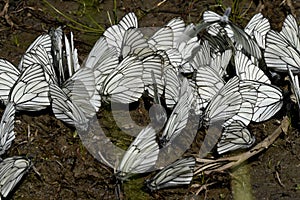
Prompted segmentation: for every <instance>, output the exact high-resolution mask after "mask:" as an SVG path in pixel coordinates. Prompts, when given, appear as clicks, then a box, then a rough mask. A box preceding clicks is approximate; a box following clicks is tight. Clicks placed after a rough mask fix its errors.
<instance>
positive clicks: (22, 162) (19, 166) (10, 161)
mask: <svg viewBox="0 0 300 200" xmlns="http://www.w3.org/2000/svg"><path fill="white" fill-rule="evenodd" d="M31 166H32V163H31V161H30V160H29V159H28V158H25V157H21V156H14V157H10V158H6V159H4V160H2V161H1V162H0V192H1V197H4V198H6V197H7V196H8V194H9V193H10V192H11V191H12V190H13V189H14V187H15V186H16V185H17V184H18V182H19V181H20V180H21V178H22V177H23V176H24V175H25V174H26V173H27V172H28V170H29V169H30V168H31Z"/></svg>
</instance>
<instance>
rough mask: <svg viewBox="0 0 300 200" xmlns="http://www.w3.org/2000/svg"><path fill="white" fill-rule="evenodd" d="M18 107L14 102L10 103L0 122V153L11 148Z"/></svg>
mask: <svg viewBox="0 0 300 200" xmlns="http://www.w3.org/2000/svg"><path fill="white" fill-rule="evenodd" d="M15 113H16V109H15V106H14V105H13V104H12V103H8V104H7V105H6V107H5V110H4V113H3V115H2V118H1V122H0V155H2V154H4V153H5V152H6V150H7V149H9V148H10V146H11V143H12V141H13V140H14V139H15V132H14V122H15Z"/></svg>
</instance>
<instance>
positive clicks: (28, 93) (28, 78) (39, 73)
mask: <svg viewBox="0 0 300 200" xmlns="http://www.w3.org/2000/svg"><path fill="white" fill-rule="evenodd" d="M48 93H49V84H48V82H47V81H46V78H45V72H44V69H43V67H42V66H41V65H39V64H33V65H31V66H28V67H27V68H26V69H25V70H24V71H23V72H22V73H21V74H20V76H19V78H18V80H17V81H16V83H15V84H14V86H13V88H12V89H11V91H10V93H9V99H8V102H12V103H14V105H15V106H16V109H17V110H26V111H37V110H41V109H44V108H46V107H48V106H49V105H50V100H49V96H48V95H49V94H48Z"/></svg>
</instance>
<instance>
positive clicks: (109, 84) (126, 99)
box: [99, 56, 144, 103]
mask: <svg viewBox="0 0 300 200" xmlns="http://www.w3.org/2000/svg"><path fill="white" fill-rule="evenodd" d="M142 74H143V63H142V62H141V61H140V60H138V59H137V58H136V57H133V56H132V57H126V58H125V59H124V60H122V62H121V63H119V64H118V66H117V67H116V68H115V69H113V70H112V71H111V73H110V74H109V75H108V76H107V77H106V78H105V80H104V82H103V84H102V87H101V88H100V91H99V92H100V94H101V95H104V96H109V97H110V100H111V101H114V102H119V103H131V102H134V101H137V100H138V99H139V98H140V97H141V96H142V93H143V92H144V83H143V80H142Z"/></svg>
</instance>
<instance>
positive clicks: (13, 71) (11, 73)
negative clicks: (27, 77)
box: [0, 59, 20, 104]
mask: <svg viewBox="0 0 300 200" xmlns="http://www.w3.org/2000/svg"><path fill="white" fill-rule="evenodd" d="M19 76H20V72H19V70H18V69H17V68H16V67H15V66H14V65H13V64H11V63H10V62H9V61H7V60H4V59H0V100H1V101H2V102H3V103H4V104H7V101H8V96H9V92H10V90H11V89H12V87H13V86H14V84H15V82H16V81H17V79H18V78H19Z"/></svg>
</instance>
